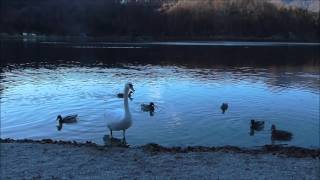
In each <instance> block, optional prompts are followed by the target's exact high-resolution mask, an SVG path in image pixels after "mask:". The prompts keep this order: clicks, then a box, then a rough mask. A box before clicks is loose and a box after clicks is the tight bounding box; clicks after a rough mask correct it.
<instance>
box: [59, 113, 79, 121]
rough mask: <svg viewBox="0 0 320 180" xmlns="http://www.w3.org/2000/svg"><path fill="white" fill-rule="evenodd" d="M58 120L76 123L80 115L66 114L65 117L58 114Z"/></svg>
mask: <svg viewBox="0 0 320 180" xmlns="http://www.w3.org/2000/svg"><path fill="white" fill-rule="evenodd" d="M56 121H59V123H75V122H77V121H78V115H77V114H73V115H68V116H65V117H64V118H62V116H61V115H58V116H57V119H56Z"/></svg>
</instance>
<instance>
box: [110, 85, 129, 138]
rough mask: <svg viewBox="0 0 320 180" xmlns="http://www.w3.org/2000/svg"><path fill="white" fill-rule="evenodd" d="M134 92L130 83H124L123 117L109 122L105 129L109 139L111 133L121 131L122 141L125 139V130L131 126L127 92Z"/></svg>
mask: <svg viewBox="0 0 320 180" xmlns="http://www.w3.org/2000/svg"><path fill="white" fill-rule="evenodd" d="M130 90H131V91H134V89H133V85H132V84H131V83H126V84H125V86H124V92H123V95H124V97H123V104H124V116H122V117H120V118H118V119H115V120H116V121H112V122H109V123H108V124H107V127H108V128H109V130H110V138H112V131H121V130H122V131H123V139H125V133H126V129H128V128H129V127H130V126H131V125H132V118H131V114H130V110H129V103H128V94H129V91H130Z"/></svg>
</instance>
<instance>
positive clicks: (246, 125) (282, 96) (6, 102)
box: [0, 42, 320, 147]
mask: <svg viewBox="0 0 320 180" xmlns="http://www.w3.org/2000/svg"><path fill="white" fill-rule="evenodd" d="M3 44H4V46H3V55H2V57H3V60H4V61H3V63H2V66H1V89H0V90H1V138H15V139H22V138H31V139H43V138H52V139H56V140H76V141H81V142H85V141H94V142H96V143H98V144H104V140H103V137H104V135H106V134H109V131H108V129H107V126H106V125H107V122H108V120H109V118H110V117H112V116H113V114H115V113H118V112H119V111H120V112H121V111H122V110H123V109H122V108H123V100H122V99H120V98H117V96H116V95H117V93H119V92H122V91H123V86H124V84H125V83H126V82H128V81H130V82H132V83H133V85H134V88H135V89H136V91H135V93H134V94H133V100H132V101H129V106H130V111H131V113H132V116H133V126H132V127H131V128H130V129H129V130H128V131H127V136H126V138H127V142H128V144H130V145H133V146H137V145H143V144H146V143H150V142H154V143H158V144H161V145H165V146H188V145H206V146H222V145H236V146H241V147H255V146H260V145H264V144H270V143H271V139H270V136H271V135H270V133H271V131H270V127H271V125H272V124H275V125H276V126H277V128H278V129H282V130H287V131H290V132H292V133H293V139H292V140H291V141H285V142H280V141H277V142H276V143H281V144H283V143H284V144H289V145H296V146H303V147H320V145H319V131H320V128H319V127H320V123H319V106H320V105H319V85H320V80H319V75H320V73H319V67H320V65H319V62H320V60H319V59H320V56H319V45H301V44H291V45H286V44H272V43H271V44H261V43H260V44H259V43H257V46H254V43H248V44H246V43H242V44H241V43H239V42H238V43H234V45H233V44H232V42H225V44H227V45H223V44H221V42H220V44H218V45H217V44H216V43H215V44H211V45H210V44H207V45H203V46H199V45H197V44H189V45H186V46H184V45H181V44H169V45H168V44H162V43H155V44H152V43H151V44H150V43H149V44H130V43H79V42H78V43H58V42H42V43H19V42H5V43H3ZM149 102H154V103H155V104H156V111H155V113H154V115H153V116H150V114H149V113H148V112H142V111H141V109H140V105H141V104H142V103H149ZM223 102H227V103H228V104H229V109H228V110H227V111H226V113H225V114H222V112H221V110H220V106H221V104H222V103H223ZM58 114H61V115H68V114H78V115H79V122H78V123H76V124H65V125H63V128H62V129H61V131H58V130H57V128H56V125H57V123H56V121H55V120H56V117H57V115H58ZM251 119H257V120H263V121H265V128H264V129H263V130H262V131H259V132H255V134H254V135H250V120H251ZM114 136H115V137H119V138H121V137H122V133H120V132H116V133H115V134H114Z"/></svg>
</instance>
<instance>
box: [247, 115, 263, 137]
mask: <svg viewBox="0 0 320 180" xmlns="http://www.w3.org/2000/svg"><path fill="white" fill-rule="evenodd" d="M263 129H264V121H257V120H254V119H252V120H251V122H250V136H253V135H254V133H255V131H261V130H263Z"/></svg>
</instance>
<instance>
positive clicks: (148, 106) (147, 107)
mask: <svg viewBox="0 0 320 180" xmlns="http://www.w3.org/2000/svg"><path fill="white" fill-rule="evenodd" d="M154 109H155V108H154V103H153V102H150V103H149V104H141V110H142V111H145V112H148V111H149V112H154Z"/></svg>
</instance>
